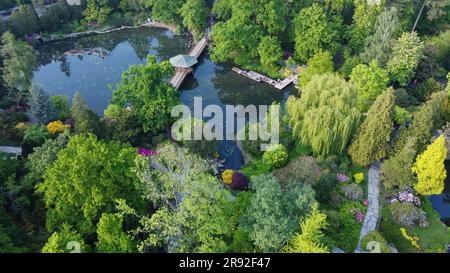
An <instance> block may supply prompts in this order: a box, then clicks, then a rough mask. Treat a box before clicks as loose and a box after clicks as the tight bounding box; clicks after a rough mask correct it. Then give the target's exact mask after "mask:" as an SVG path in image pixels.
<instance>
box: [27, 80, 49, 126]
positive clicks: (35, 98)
mask: <svg viewBox="0 0 450 273" xmlns="http://www.w3.org/2000/svg"><path fill="white" fill-rule="evenodd" d="M29 103H30V108H31V109H30V110H31V113H32V114H33V115H34V117H35V118H36V119H37V120H38V121H39V123H41V124H44V125H46V124H47V123H48V122H49V121H51V120H53V119H55V118H56V110H55V107H54V105H53V104H52V102H51V101H50V99H49V97H48V95H47V94H46V93H45V91H44V90H43V89H42V88H40V87H38V86H35V85H33V86H32V87H31V89H30V99H29Z"/></svg>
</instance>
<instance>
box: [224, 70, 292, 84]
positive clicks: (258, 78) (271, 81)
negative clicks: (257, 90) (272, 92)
mask: <svg viewBox="0 0 450 273" xmlns="http://www.w3.org/2000/svg"><path fill="white" fill-rule="evenodd" d="M232 70H233V71H234V72H236V73H238V74H239V75H242V76H244V77H247V78H249V79H252V80H254V81H256V82H265V83H267V84H270V85H272V86H273V87H275V88H276V89H278V90H283V89H284V88H286V87H287V86H288V85H290V84H291V83H294V84H296V83H297V75H291V76H289V77H287V78H286V79H284V80H282V81H281V80H274V79H272V78H269V77H267V76H264V75H262V74H259V73H258V72H255V71H245V70H242V69H240V68H237V67H233V69H232Z"/></svg>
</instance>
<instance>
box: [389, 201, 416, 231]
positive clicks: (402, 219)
mask: <svg viewBox="0 0 450 273" xmlns="http://www.w3.org/2000/svg"><path fill="white" fill-rule="evenodd" d="M389 210H390V211H391V216H392V219H393V220H394V221H395V222H396V223H397V224H399V225H402V226H404V227H409V226H412V225H414V224H415V223H416V222H417V221H418V220H419V219H420V217H421V214H422V211H421V209H419V208H418V207H416V206H415V205H414V204H413V203H409V202H403V203H402V202H394V203H392V204H391V205H390V206H389Z"/></svg>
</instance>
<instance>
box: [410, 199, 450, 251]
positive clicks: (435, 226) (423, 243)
mask: <svg viewBox="0 0 450 273" xmlns="http://www.w3.org/2000/svg"><path fill="white" fill-rule="evenodd" d="M422 209H423V210H424V211H425V212H426V213H427V217H428V221H429V223H430V226H429V227H428V228H420V227H419V226H418V225H416V226H413V227H410V228H407V230H408V233H409V234H414V235H417V236H418V237H419V238H420V240H419V244H420V247H421V248H422V250H423V251H424V252H439V251H440V250H441V251H444V250H445V246H446V245H448V244H450V229H449V228H448V227H447V226H446V225H445V224H444V223H442V221H441V219H440V216H439V214H438V213H437V212H436V211H435V210H434V209H433V207H432V205H431V202H430V201H428V200H425V201H424V202H423V205H422Z"/></svg>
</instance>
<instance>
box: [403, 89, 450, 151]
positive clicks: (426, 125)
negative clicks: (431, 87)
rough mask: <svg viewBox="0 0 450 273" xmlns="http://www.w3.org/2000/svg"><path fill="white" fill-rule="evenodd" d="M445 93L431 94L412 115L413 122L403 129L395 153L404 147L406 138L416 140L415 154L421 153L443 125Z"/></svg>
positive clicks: (445, 102)
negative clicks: (435, 131)
mask: <svg viewBox="0 0 450 273" xmlns="http://www.w3.org/2000/svg"><path fill="white" fill-rule="evenodd" d="M447 98H448V96H447V92H445V91H442V92H436V93H433V94H431V96H430V98H429V99H428V101H427V102H426V103H424V104H423V105H422V106H420V108H419V110H417V111H416V112H415V113H413V120H412V121H411V125H410V126H409V127H408V128H407V129H403V130H402V131H401V133H400V137H399V139H398V140H397V142H396V144H395V151H397V152H398V151H400V150H401V149H403V147H404V146H405V144H406V142H407V139H408V138H414V139H415V140H416V145H417V146H416V150H417V152H421V151H423V150H424V149H425V148H426V146H427V145H428V143H429V142H430V139H431V137H432V135H433V132H434V130H436V129H438V128H441V127H442V126H443V125H444V117H445V111H446V105H447Z"/></svg>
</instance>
